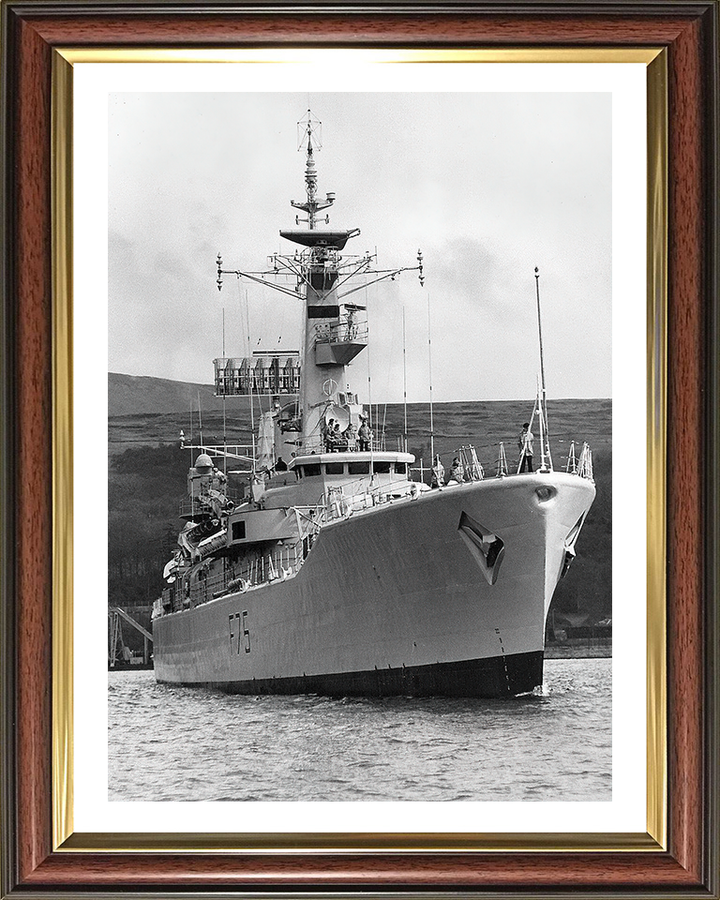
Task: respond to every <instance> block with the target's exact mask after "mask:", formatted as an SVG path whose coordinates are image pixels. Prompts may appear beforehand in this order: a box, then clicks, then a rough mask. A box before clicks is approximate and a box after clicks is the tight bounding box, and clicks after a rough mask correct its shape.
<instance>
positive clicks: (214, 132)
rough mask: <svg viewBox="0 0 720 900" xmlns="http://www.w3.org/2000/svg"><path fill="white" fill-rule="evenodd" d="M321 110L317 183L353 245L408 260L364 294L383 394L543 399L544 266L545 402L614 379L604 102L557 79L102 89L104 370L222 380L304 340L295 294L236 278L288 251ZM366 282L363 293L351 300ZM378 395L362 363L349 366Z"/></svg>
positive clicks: (585, 393) (607, 388)
mask: <svg viewBox="0 0 720 900" xmlns="http://www.w3.org/2000/svg"><path fill="white" fill-rule="evenodd" d="M308 102H309V104H310V106H311V108H312V111H313V114H314V115H315V116H317V117H318V118H319V119H320V120H321V121H322V123H323V128H322V139H323V149H322V150H321V151H320V152H319V153H318V154H317V156H316V162H317V169H318V193H319V195H320V196H322V197H324V195H325V193H326V192H327V191H335V192H336V194H337V199H336V201H335V205H334V207H333V208H332V209H331V210H330V216H331V218H330V224H331V226H334V227H336V228H342V229H345V228H360V229H361V235H360V236H359V237H356V238H354V239H353V240H352V241H351V242H349V244H348V246H347V248H346V253H363V252H364V251H365V250H374V249H375V248H377V251H378V254H379V265H380V267H382V268H389V267H392V266H403V265H407V266H412V265H415V257H416V254H417V250H418V248H421V249H422V251H423V254H424V256H425V274H426V286H425V288H424V289H422V288H421V287H420V285H419V283H418V280H417V277H416V274H415V273H412V272H408V273H404V274H403V275H401V276H400V278H399V279H398V280H397V281H395V282H390V283H386V284H382V285H378V286H376V287H371V288H369V289H368V290H367V291H366V292H365V299H366V302H367V305H368V318H369V324H370V334H371V348H370V368H371V374H372V394H373V396H372V400H373V402H378V401H400V400H402V384H403V370H402V309H403V307H404V309H405V316H406V335H407V340H406V343H407V370H408V375H407V378H408V399H409V400H410V401H421V400H426V399H427V397H428V343H427V335H428V298H429V303H430V321H431V330H432V369H433V396H434V399H435V400H436V401H447V400H474V399H478V400H482V399H487V400H493V399H521V398H522V399H525V398H527V399H532V398H533V397H534V395H535V387H536V377H537V373H538V370H539V361H538V348H537V320H536V312H535V281H534V275H533V270H534V267H535V266H538V267H539V268H540V272H541V281H540V287H541V299H542V305H543V338H544V343H545V370H546V381H547V389H548V396H549V397H550V398H552V397H609V396H610V394H611V368H610V365H611V293H610V287H611V254H610V241H611V228H610V226H611V193H610V188H611V128H610V121H611V119H610V116H611V100H610V94H604V93H593V94H588V93H567V94H565V93H562V94H560V93H553V94H539V93H533V94H509V93H502V94H476V93H463V94H460V93H443V94H426V93H422V94H377V93H373V94H362V93H357V94H332V93H328V94H313V95H311V96H310V97H309V98H308V95H307V94H305V93H302V94H300V93H296V94H294V93H288V94H274V93H262V94H159V93H144V94H115V95H112V96H111V99H110V197H109V201H110V223H109V229H110V230H109V250H110V285H109V288H110V320H109V321H110V333H109V365H110V371H112V372H123V373H127V374H131V375H154V376H158V377H161V378H173V379H177V380H181V381H198V382H210V381H212V360H213V358H214V357H216V356H220V355H221V350H222V310H223V308H224V309H225V320H226V339H225V340H226V354H227V355H228V356H236V355H237V356H241V355H244V354H245V352H246V348H247V327H246V325H245V313H244V304H245V296H246V291H247V302H248V306H249V315H250V331H251V332H252V340H251V342H250V349H251V350H254V349H261V348H262V349H268V348H269V349H273V348H278V347H279V348H283V349H292V348H296V347H297V346H298V335H299V322H300V302H299V301H298V300H295V299H293V298H292V297H287V296H284V295H282V294H279V293H277V292H272V291H269V290H266V289H263V288H261V287H257V286H254V285H252V284H250V283H249V282H247V281H243V282H242V283H241V285H240V286H238V284H237V282H236V280H235V279H231V278H227V279H226V282H225V286H224V288H223V291H222V292H221V293H218V290H217V288H216V285H215V277H216V276H215V256H216V254H217V253H218V252H220V253H221V254H222V256H223V260H224V264H225V267H226V268H233V269H234V268H238V269H249V270H258V269H262V268H264V267H265V265H266V258H267V255H268V254H270V253H273V252H275V251H278V250H283V252H290V253H292V252H293V251H294V248H295V245H293V244H290V243H289V242H287V241H283V240H282V239H281V238H280V237H279V234H278V232H279V230H280V229H281V228H290V227H292V226H293V225H294V216H295V210H293V209H291V207H290V204H289V201H290V200H291V199H293V200H303V199H304V182H303V173H304V164H305V157H304V153H302V152H298V151H297V126H296V123H297V121H298V120H299V119H301V118H302V117H303V116H304V115H305V112H306V110H307V107H308ZM362 296H363V292H360V293H358V294H357V295H356V299H358V301H359V302H363V301H362V300H361V299H360V298H361V297H362ZM348 371H349V375H350V377H349V381H350V383H351V386H352V387H353V388H354V389H355V390H358V391H359V392H360V394H361V397H362V398H363V399H365V400H366V399H367V374H368V370H367V360H366V353H363V354H361V355H360V356H359V357H358V358H357V359H356V361H355V362H354V363H353V364H352V366H351V367H350V368H349V370H348Z"/></svg>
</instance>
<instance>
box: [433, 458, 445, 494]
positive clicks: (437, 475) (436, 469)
mask: <svg viewBox="0 0 720 900" xmlns="http://www.w3.org/2000/svg"><path fill="white" fill-rule="evenodd" d="M444 478H445V466H444V465H443V464H442V462H441V460H440V457H439V456H436V457H435V465H434V466H433V467H432V475H431V476H430V487H431V488H439V487H440V485H441V484H442V483H443V479H444Z"/></svg>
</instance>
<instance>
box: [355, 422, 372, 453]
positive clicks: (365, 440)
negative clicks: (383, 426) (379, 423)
mask: <svg viewBox="0 0 720 900" xmlns="http://www.w3.org/2000/svg"><path fill="white" fill-rule="evenodd" d="M357 436H358V450H369V449H370V441H371V440H372V431H371V430H370V426H369V425H368V423H367V419H366V418H365V416H360V427H359V428H358V433H357Z"/></svg>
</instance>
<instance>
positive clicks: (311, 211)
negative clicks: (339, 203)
mask: <svg viewBox="0 0 720 900" xmlns="http://www.w3.org/2000/svg"><path fill="white" fill-rule="evenodd" d="M298 132H299V133H300V136H301V137H300V142H299V143H300V146H299V147H298V150H300V149H301V148H302V146H303V144H305V147H306V152H307V158H306V160H305V193H306V194H307V200H305V202H304V203H297V202H296V201H295V200H291V201H290V205H291V206H294V207H295V209H301V210H302V211H303V212H305V213H307V219H301V218H300V217H299V216H295V224H296V225H299V224H300V222H307V223H308V229H309V230H310V231H313V230H314V229H315V228H317V214H318V213H319V212H320V211H321V210H323V209H327V208H328V207H330V206H332V205H333V203H334V202H335V194H334V193H331V192H330V193H328V194H326V199H325V200H324V201H323V200H318V199H317V198H316V194H317V172H316V170H315V150H316V149H317V150H321V149H322V122H321V121H320V120H319V119H316V118H315V116H313V114H312V112H311V111H310V110H308V111H307V115H306V116H305V118H304V119H301V120H300V121H299V122H298ZM329 222H330V217H329V216H325V224H326V225H327V224H329Z"/></svg>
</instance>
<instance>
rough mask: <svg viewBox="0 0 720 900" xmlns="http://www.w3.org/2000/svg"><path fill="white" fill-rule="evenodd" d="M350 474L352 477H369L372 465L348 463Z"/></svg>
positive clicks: (367, 463)
mask: <svg viewBox="0 0 720 900" xmlns="http://www.w3.org/2000/svg"><path fill="white" fill-rule="evenodd" d="M348 473H349V474H350V475H369V474H370V463H369V462H351V463H348Z"/></svg>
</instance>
